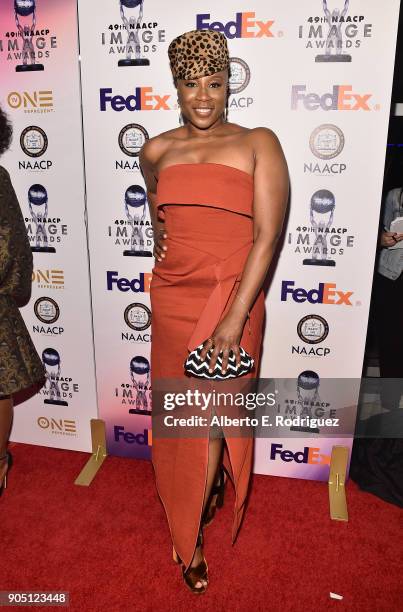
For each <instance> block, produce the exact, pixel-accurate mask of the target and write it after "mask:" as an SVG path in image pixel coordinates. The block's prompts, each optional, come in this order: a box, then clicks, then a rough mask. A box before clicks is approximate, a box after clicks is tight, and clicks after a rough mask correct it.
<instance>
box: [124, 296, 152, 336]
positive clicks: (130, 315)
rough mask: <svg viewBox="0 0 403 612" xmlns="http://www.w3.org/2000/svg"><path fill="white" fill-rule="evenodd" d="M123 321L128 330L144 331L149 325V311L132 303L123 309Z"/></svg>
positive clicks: (145, 307)
mask: <svg viewBox="0 0 403 612" xmlns="http://www.w3.org/2000/svg"><path fill="white" fill-rule="evenodd" d="M124 319H125V323H126V325H127V326H128V327H130V329H134V330H135V331H144V330H145V329H147V328H148V327H150V325H151V310H150V309H149V308H148V306H146V305H145V304H140V303H139V302H134V303H133V304H129V306H127V308H126V309H125V312H124Z"/></svg>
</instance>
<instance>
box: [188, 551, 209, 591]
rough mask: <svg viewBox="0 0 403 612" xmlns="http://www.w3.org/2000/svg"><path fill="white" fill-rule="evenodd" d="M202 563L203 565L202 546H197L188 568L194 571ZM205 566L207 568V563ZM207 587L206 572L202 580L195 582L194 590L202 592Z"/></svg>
mask: <svg viewBox="0 0 403 612" xmlns="http://www.w3.org/2000/svg"><path fill="white" fill-rule="evenodd" d="M203 562H204V563H205V562H206V560H205V558H204V555H203V548H202V546H197V548H196V550H195V554H194V555H193V559H192V563H191V564H190V568H191V569H195V568H197V567H199V566H200V565H201V564H202V563H203ZM206 566H207V563H206ZM206 569H207V568H206ZM188 571H189V570H188ZM207 585H208V579H207V572H206V575H205V577H204V576H203V577H202V578H200V580H197V582H196V583H195V584H194V588H196V589H198V590H203V592H204V591H205V590H206V588H207Z"/></svg>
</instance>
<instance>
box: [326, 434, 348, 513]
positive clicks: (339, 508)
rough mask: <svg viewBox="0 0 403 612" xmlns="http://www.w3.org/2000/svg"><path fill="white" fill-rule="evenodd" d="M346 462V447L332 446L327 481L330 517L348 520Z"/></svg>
mask: <svg viewBox="0 0 403 612" xmlns="http://www.w3.org/2000/svg"><path fill="white" fill-rule="evenodd" d="M347 463H348V447H347V446H333V448H332V456H331V459H330V474H329V481H328V489H329V505H330V518H331V519H332V520H333V521H348V511H347V500H346V489H345V481H346V474H347Z"/></svg>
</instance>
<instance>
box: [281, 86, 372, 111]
mask: <svg viewBox="0 0 403 612" xmlns="http://www.w3.org/2000/svg"><path fill="white" fill-rule="evenodd" d="M352 89H353V87H352V85H333V89H332V91H331V92H328V93H324V94H322V95H320V94H317V93H306V85H292V87H291V109H292V110H297V109H298V108H299V107H300V106H301V104H302V106H303V108H304V109H305V110H307V111H315V110H318V109H321V110H324V111H330V110H337V111H358V110H363V111H370V110H371V108H372V109H375V110H379V105H374V106H372V107H371V106H370V103H369V99H370V98H372V94H370V93H365V94H358V93H354V92H353V91H352Z"/></svg>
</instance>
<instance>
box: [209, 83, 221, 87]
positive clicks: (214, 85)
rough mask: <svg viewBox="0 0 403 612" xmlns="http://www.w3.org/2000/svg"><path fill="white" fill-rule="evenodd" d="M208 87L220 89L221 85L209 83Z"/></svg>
mask: <svg viewBox="0 0 403 612" xmlns="http://www.w3.org/2000/svg"><path fill="white" fill-rule="evenodd" d="M210 87H221V83H210Z"/></svg>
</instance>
